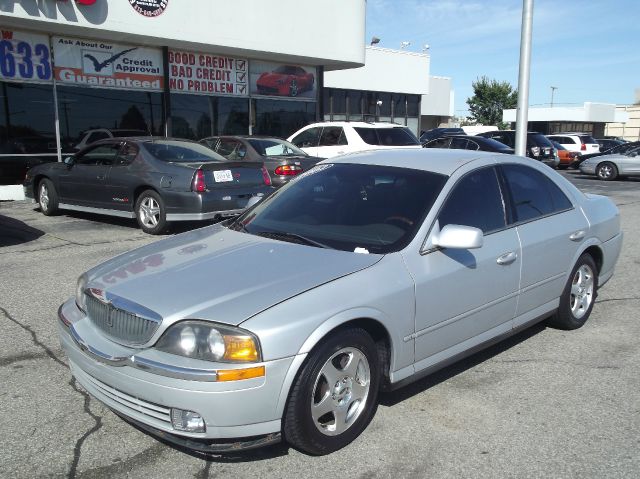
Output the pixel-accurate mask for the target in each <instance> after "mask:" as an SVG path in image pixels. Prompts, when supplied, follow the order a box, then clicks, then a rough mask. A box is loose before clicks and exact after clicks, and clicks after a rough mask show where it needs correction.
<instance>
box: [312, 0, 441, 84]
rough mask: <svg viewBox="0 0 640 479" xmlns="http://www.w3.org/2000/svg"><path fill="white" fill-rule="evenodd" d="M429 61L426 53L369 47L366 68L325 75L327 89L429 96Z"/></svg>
mask: <svg viewBox="0 0 640 479" xmlns="http://www.w3.org/2000/svg"><path fill="white" fill-rule="evenodd" d="M345 3H348V2H345ZM429 61H430V57H429V55H428V54H424V53H415V52H407V51H403V50H389V49H387V48H378V47H366V57H365V65H364V66H363V67H360V68H353V69H350V70H341V71H333V72H325V77H324V86H325V87H327V88H345V89H349V90H369V91H384V92H394V93H411V94H416V95H423V94H425V93H428V92H429Z"/></svg>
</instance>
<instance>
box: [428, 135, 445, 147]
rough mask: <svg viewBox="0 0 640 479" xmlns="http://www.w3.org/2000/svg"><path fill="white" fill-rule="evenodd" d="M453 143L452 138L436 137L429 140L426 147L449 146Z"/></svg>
mask: <svg viewBox="0 0 640 479" xmlns="http://www.w3.org/2000/svg"><path fill="white" fill-rule="evenodd" d="M450 144H451V138H446V137H445V138H436V139H435V140H431V141H430V142H428V143H427V144H426V145H425V147H426V148H449V145H450Z"/></svg>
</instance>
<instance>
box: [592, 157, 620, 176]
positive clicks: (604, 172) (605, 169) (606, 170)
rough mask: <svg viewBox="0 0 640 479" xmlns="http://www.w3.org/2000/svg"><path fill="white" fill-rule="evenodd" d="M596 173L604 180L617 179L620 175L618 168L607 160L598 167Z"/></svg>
mask: <svg viewBox="0 0 640 479" xmlns="http://www.w3.org/2000/svg"><path fill="white" fill-rule="evenodd" d="M596 175H598V178H600V179H601V180H604V181H611V180H615V179H616V178H617V177H618V168H617V167H616V165H614V164H613V163H610V162H608V161H605V162H604V163H600V164H599V165H598V168H596Z"/></svg>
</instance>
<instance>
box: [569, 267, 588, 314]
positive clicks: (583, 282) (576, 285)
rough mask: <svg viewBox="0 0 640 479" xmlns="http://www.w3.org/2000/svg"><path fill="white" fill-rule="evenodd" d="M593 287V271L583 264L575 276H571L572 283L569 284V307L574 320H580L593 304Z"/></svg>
mask: <svg viewBox="0 0 640 479" xmlns="http://www.w3.org/2000/svg"><path fill="white" fill-rule="evenodd" d="M593 286H594V275H593V270H592V269H591V268H590V267H589V266H587V265H586V264H583V265H582V266H580V268H578V271H576V274H575V275H573V281H572V282H571V298H570V300H569V307H570V308H571V313H572V314H573V316H574V317H575V318H576V319H581V318H582V317H583V316H584V315H585V314H586V313H587V311H588V310H589V307H590V306H591V303H592V302H593V289H594V288H593Z"/></svg>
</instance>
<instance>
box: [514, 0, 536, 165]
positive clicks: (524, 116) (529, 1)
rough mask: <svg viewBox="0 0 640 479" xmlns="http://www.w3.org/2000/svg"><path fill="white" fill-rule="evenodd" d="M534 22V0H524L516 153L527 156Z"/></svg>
mask: <svg viewBox="0 0 640 479" xmlns="http://www.w3.org/2000/svg"><path fill="white" fill-rule="evenodd" d="M532 24H533V0H522V29H521V32H520V71H519V73H518V110H517V111H516V155H520V156H525V153H526V147H527V121H528V116H529V71H530V69H531V30H532Z"/></svg>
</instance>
